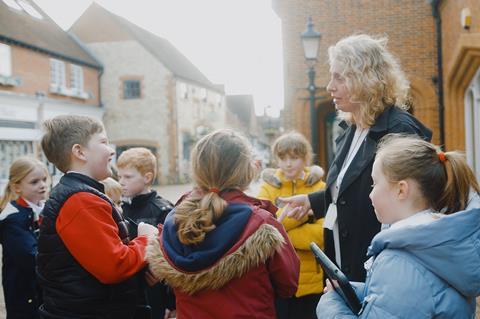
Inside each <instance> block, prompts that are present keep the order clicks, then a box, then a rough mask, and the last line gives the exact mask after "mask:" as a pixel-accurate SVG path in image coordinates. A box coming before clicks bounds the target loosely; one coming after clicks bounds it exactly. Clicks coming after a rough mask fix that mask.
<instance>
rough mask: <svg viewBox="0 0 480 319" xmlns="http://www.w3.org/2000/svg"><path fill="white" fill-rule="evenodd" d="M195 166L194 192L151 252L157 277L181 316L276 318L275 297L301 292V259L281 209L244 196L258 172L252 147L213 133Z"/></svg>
mask: <svg viewBox="0 0 480 319" xmlns="http://www.w3.org/2000/svg"><path fill="white" fill-rule="evenodd" d="M191 162H192V171H193V180H194V182H195V188H194V190H193V191H192V192H190V193H188V194H186V195H185V196H183V197H182V198H181V199H180V200H179V202H178V203H177V206H176V207H175V208H174V209H173V210H172V212H170V214H169V215H168V216H167V218H166V219H165V224H164V226H163V231H162V233H161V235H160V238H159V240H158V241H155V242H153V243H151V244H150V245H149V247H148V249H147V260H148V262H149V266H150V269H151V271H152V273H153V274H154V275H155V277H157V278H158V279H161V280H165V282H166V283H167V284H168V285H169V286H170V287H173V289H174V291H175V296H176V303H177V307H176V309H177V317H178V318H184V319H189V318H195V319H208V318H225V319H228V318H232V319H233V318H264V319H275V318H276V313H275V306H274V300H275V296H279V297H284V298H286V297H290V296H292V295H293V294H294V293H295V291H296V290H297V285H298V273H299V260H298V257H297V255H296V254H295V250H294V249H293V246H292V244H291V243H290V241H289V239H288V236H287V233H286V232H285V229H284V228H283V226H282V225H281V224H280V222H278V221H277V220H276V218H275V211H276V210H277V208H276V207H275V206H273V204H272V203H271V202H270V201H262V200H259V199H256V198H253V197H249V196H247V195H245V193H243V191H244V190H245V189H247V188H248V186H249V185H250V183H251V181H252V180H253V178H254V177H255V175H256V167H255V165H254V161H253V158H252V151H251V146H250V145H249V143H248V141H247V140H246V139H245V138H244V137H242V136H240V135H239V134H237V133H235V132H234V131H231V130H219V131H215V132H213V133H211V134H208V135H207V136H205V137H203V138H202V139H201V140H200V141H198V143H197V144H196V145H195V147H194V148H193V150H192V155H191Z"/></svg>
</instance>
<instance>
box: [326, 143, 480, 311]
mask: <svg viewBox="0 0 480 319" xmlns="http://www.w3.org/2000/svg"><path fill="white" fill-rule="evenodd" d="M372 178H373V185H372V187H373V189H372V192H371V193H370V198H371V199H372V203H373V206H374V207H375V214H376V215H377V218H378V220H379V221H380V222H382V223H383V224H390V225H391V226H390V227H389V228H388V229H385V230H383V231H382V232H380V233H379V234H377V235H376V236H375V237H374V238H373V240H372V243H371V245H370V247H369V250H368V253H367V255H368V256H369V257H370V259H368V260H367V262H366V263H365V268H366V270H367V279H366V282H365V283H352V284H353V286H354V288H355V290H356V292H357V295H358V297H359V299H360V300H361V301H362V310H361V312H360V314H359V315H355V314H353V313H352V311H351V310H350V309H349V308H348V307H347V305H346V304H345V302H344V301H343V299H342V298H341V297H340V296H339V295H338V294H337V293H336V292H335V291H333V290H332V289H331V287H328V288H326V290H327V291H328V292H327V293H326V294H324V295H323V297H322V298H321V300H320V302H319V304H318V307H317V316H318V318H319V319H323V318H357V317H359V318H369V319H389V318H405V319H407V318H408V319H413V318H419V319H423V318H448V319H452V318H459V319H460V318H462V319H463V318H474V317H475V297H476V296H478V295H480V208H479V207H480V203H479V202H478V198H479V197H478V194H479V193H480V188H479V186H478V182H477V181H476V179H475V175H474V174H473V172H472V170H471V169H470V168H469V167H468V165H467V163H466V161H465V159H464V158H463V156H462V155H461V154H459V153H457V152H447V153H443V152H442V151H441V150H440V149H439V148H438V147H435V146H434V145H432V144H430V143H427V142H425V141H423V140H420V139H417V138H414V137H408V136H399V135H392V136H387V137H386V138H385V139H384V140H383V141H382V143H381V144H380V146H379V150H378V152H377V155H376V159H375V162H374V164H373V171H372Z"/></svg>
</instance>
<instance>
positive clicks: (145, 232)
mask: <svg viewBox="0 0 480 319" xmlns="http://www.w3.org/2000/svg"><path fill="white" fill-rule="evenodd" d="M137 232H138V236H147V237H154V236H157V235H158V228H156V227H154V226H152V225H150V224H145V223H144V222H140V223H139V224H138V229H137Z"/></svg>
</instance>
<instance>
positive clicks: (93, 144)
mask: <svg viewBox="0 0 480 319" xmlns="http://www.w3.org/2000/svg"><path fill="white" fill-rule="evenodd" d="M44 129H45V134H44V136H43V137H42V141H41V143H42V148H43V151H44V153H45V155H46V157H47V159H48V160H49V161H50V162H52V163H53V164H55V166H56V167H57V168H58V169H59V170H60V171H62V172H63V173H65V175H64V176H63V177H62V178H61V179H60V182H59V183H58V185H57V186H55V187H54V188H53V190H52V192H51V195H50V197H49V199H48V200H47V202H46V204H45V208H44V210H43V220H42V225H41V227H40V237H39V242H38V256H37V265H38V266H37V273H38V278H39V282H40V284H41V286H42V288H43V301H44V303H43V304H42V305H41V306H40V314H41V317H42V318H49V319H50V318H52V319H53V318H105V319H106V318H122V319H123V318H125V319H127V318H133V316H134V314H135V308H136V295H137V294H136V284H135V280H134V278H133V275H134V274H135V273H137V272H138V271H139V270H140V269H142V268H143V267H144V266H145V246H146V244H147V236H152V235H154V234H155V232H156V229H155V227H153V226H151V225H147V224H141V225H139V229H138V234H139V236H138V237H137V238H135V239H134V240H132V241H130V240H129V237H128V231H127V227H126V224H125V221H124V220H123V218H122V216H121V215H120V214H119V213H118V211H117V210H116V209H115V207H114V205H113V204H112V202H111V201H110V200H109V199H108V197H106V196H105V194H104V188H103V185H102V184H101V183H100V182H99V181H100V180H103V179H105V178H107V177H109V176H110V174H111V171H110V168H109V162H110V160H111V159H112V157H113V156H114V154H115V153H114V151H113V149H111V148H110V146H109V145H108V139H107V136H106V133H105V129H104V127H103V125H102V123H100V122H98V121H97V120H95V119H92V118H89V117H84V116H74V115H67V116H58V117H55V118H53V119H50V120H47V121H45V123H44Z"/></svg>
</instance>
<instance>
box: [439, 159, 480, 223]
mask: <svg viewBox="0 0 480 319" xmlns="http://www.w3.org/2000/svg"><path fill="white" fill-rule="evenodd" d="M438 154H439V159H440V161H441V162H442V163H443V164H444V166H445V172H446V175H447V180H446V183H445V188H444V190H443V193H442V196H441V197H440V199H439V200H438V207H437V209H438V210H441V209H442V208H443V209H444V211H442V212H444V213H445V214H452V213H454V212H458V211H461V210H464V209H465V208H466V206H467V204H468V197H469V194H470V192H471V191H472V190H473V191H476V192H477V193H480V188H479V186H478V182H477V180H476V178H475V175H474V174H473V172H472V170H471V169H470V167H469V166H468V164H467V161H466V160H465V157H464V156H463V154H461V153H459V152H447V153H443V152H439V153H438Z"/></svg>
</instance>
